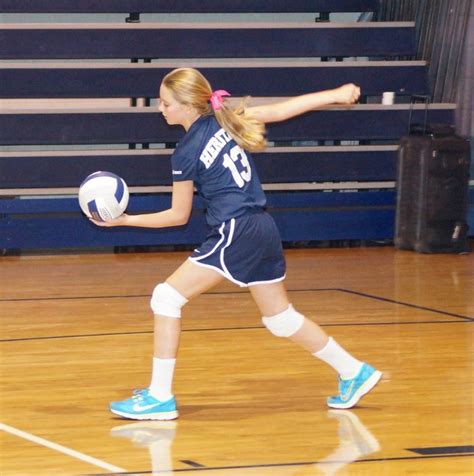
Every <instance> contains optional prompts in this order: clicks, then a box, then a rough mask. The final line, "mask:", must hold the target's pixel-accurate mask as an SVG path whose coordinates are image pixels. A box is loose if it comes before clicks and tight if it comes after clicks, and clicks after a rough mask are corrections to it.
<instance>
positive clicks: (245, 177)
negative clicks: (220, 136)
mask: <svg viewBox="0 0 474 476" xmlns="http://www.w3.org/2000/svg"><path fill="white" fill-rule="evenodd" d="M239 163H240V168H241V169H242V168H243V170H239V167H238V164H239ZM223 165H224V167H226V168H228V169H229V170H230V171H231V173H232V177H233V178H234V180H235V183H236V184H237V185H238V186H239V188H242V187H243V186H244V185H245V183H246V182H250V179H251V178H252V169H251V168H250V163H249V159H248V158H247V154H246V153H245V151H244V150H243V149H242V148H241V147H239V146H238V145H236V146H234V147H232V149H231V150H230V152H229V153H228V154H224V161H223Z"/></svg>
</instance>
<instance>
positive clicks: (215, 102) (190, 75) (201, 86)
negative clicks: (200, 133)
mask: <svg viewBox="0 0 474 476" xmlns="http://www.w3.org/2000/svg"><path fill="white" fill-rule="evenodd" d="M163 85H164V86H165V87H166V88H168V89H169V90H170V91H171V93H172V94H173V96H174V97H175V98H176V100H177V101H178V102H180V103H181V104H184V105H189V106H192V107H194V108H195V109H196V110H197V112H198V113H199V114H201V115H203V116H206V115H209V114H212V113H214V114H215V117H216V120H217V122H218V123H219V125H220V126H221V127H222V128H223V129H224V130H225V131H226V132H227V133H228V134H229V135H230V136H231V137H232V138H233V139H234V140H235V142H236V143H237V144H238V145H239V146H240V147H242V148H243V149H245V150H248V151H250V152H256V151H260V150H262V149H264V148H265V146H266V139H265V124H264V123H263V122H260V121H257V120H256V119H252V118H250V117H247V116H246V115H245V105H246V102H247V99H248V98H247V99H246V100H244V101H242V102H241V104H240V105H239V106H238V107H237V108H236V109H231V108H230V107H229V106H228V105H227V101H226V100H225V99H223V96H230V94H229V93H227V91H222V90H220V91H215V92H214V93H213V92H212V88H211V85H210V84H209V82H208V81H207V79H206V78H205V77H204V76H203V75H202V74H201V73H200V72H199V71H198V70H196V69H193V68H178V69H175V70H173V71H171V72H170V73H168V74H167V75H166V76H165V77H164V79H163Z"/></svg>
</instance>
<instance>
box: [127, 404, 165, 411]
mask: <svg viewBox="0 0 474 476" xmlns="http://www.w3.org/2000/svg"><path fill="white" fill-rule="evenodd" d="M158 405H159V403H153V404H152V405H140V404H139V403H135V405H133V407H132V408H133V411H134V412H144V411H146V410H151V409H152V408H155V407H156V406H158Z"/></svg>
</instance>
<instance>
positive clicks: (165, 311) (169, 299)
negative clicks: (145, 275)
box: [150, 283, 188, 319]
mask: <svg viewBox="0 0 474 476" xmlns="http://www.w3.org/2000/svg"><path fill="white" fill-rule="evenodd" d="M187 302H188V300H187V299H186V298H185V297H184V296H183V295H182V294H180V293H179V292H178V291H176V289H174V288H173V287H172V286H170V285H169V284H168V283H161V284H158V285H157V286H156V287H155V289H154V290H153V295H152V297H151V301H150V306H151V308H152V310H153V312H154V314H158V315H159V316H166V317H174V318H176V319H179V318H180V317H181V308H182V307H183V306H184V305H185V304H186V303H187Z"/></svg>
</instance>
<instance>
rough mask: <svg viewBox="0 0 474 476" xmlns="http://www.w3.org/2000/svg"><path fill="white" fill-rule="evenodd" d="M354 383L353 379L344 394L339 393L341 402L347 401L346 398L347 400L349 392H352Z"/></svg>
mask: <svg viewBox="0 0 474 476" xmlns="http://www.w3.org/2000/svg"><path fill="white" fill-rule="evenodd" d="M354 383H355V381H354V380H353V381H352V382H351V383H350V385H349V387H348V388H347V390H346V392H345V393H344V395H341V400H342V401H343V402H347V400H349V397H350V396H351V392H352V387H353V386H354Z"/></svg>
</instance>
